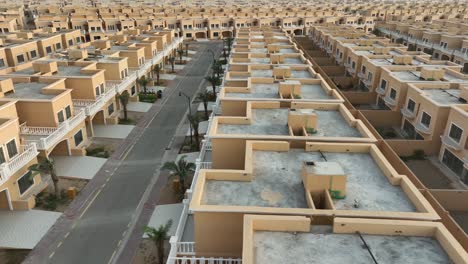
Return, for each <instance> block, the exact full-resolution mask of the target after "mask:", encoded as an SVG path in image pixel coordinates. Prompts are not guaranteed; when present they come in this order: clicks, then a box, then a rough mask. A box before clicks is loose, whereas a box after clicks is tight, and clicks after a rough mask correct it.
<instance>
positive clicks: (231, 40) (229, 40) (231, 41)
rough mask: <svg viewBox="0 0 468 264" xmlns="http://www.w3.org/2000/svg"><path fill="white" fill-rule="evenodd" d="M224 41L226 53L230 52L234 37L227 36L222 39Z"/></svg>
mask: <svg viewBox="0 0 468 264" xmlns="http://www.w3.org/2000/svg"><path fill="white" fill-rule="evenodd" d="M224 43H225V44H226V46H227V50H228V54H231V48H232V44H233V43H234V38H233V37H227V38H225V39H224Z"/></svg>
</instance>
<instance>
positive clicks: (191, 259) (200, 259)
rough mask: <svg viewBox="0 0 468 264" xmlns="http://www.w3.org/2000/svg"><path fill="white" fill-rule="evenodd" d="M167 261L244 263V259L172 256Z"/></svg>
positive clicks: (204, 263) (189, 263)
mask: <svg viewBox="0 0 468 264" xmlns="http://www.w3.org/2000/svg"><path fill="white" fill-rule="evenodd" d="M167 263H168V264H169V263H175V264H242V259H233V258H204V257H172V258H170V259H169V261H167Z"/></svg>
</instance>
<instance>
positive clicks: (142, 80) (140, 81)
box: [138, 75, 148, 94]
mask: <svg viewBox="0 0 468 264" xmlns="http://www.w3.org/2000/svg"><path fill="white" fill-rule="evenodd" d="M138 84H139V85H140V87H141V86H143V93H144V94H146V85H147V84H148V80H147V79H146V77H145V76H144V75H143V76H141V78H140V79H138Z"/></svg>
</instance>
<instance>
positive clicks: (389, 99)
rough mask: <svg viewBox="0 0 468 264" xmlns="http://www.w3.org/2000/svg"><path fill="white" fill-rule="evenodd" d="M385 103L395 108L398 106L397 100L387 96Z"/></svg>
mask: <svg viewBox="0 0 468 264" xmlns="http://www.w3.org/2000/svg"><path fill="white" fill-rule="evenodd" d="M384 101H385V103H386V104H387V105H388V106H391V107H394V106H395V105H396V101H395V99H393V98H391V97H390V96H385V97H384Z"/></svg>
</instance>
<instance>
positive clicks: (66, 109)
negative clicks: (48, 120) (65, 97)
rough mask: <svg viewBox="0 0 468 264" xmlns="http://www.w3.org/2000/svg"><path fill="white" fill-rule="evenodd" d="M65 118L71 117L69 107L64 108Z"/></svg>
mask: <svg viewBox="0 0 468 264" xmlns="http://www.w3.org/2000/svg"><path fill="white" fill-rule="evenodd" d="M65 116H66V117H67V119H68V118H70V117H71V116H72V113H71V107H70V106H67V107H65Z"/></svg>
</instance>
